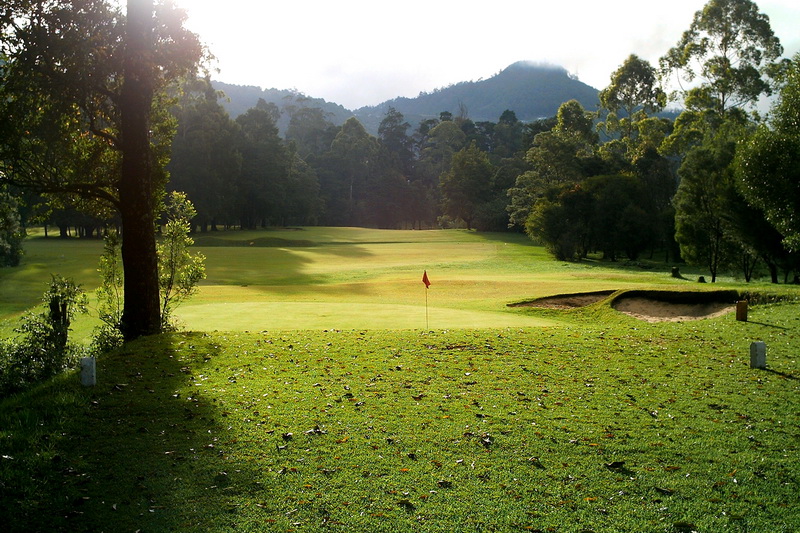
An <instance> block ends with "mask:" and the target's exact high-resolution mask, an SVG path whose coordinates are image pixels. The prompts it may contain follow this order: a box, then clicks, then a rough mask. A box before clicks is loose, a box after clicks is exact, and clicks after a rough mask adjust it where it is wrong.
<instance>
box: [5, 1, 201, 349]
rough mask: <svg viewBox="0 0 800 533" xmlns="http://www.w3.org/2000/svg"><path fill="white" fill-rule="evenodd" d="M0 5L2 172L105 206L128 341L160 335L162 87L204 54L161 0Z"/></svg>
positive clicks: (165, 147)
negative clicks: (113, 227)
mask: <svg viewBox="0 0 800 533" xmlns="http://www.w3.org/2000/svg"><path fill="white" fill-rule="evenodd" d="M2 7H3V11H2V13H0V32H2V39H0V43H2V44H0V55H2V59H3V65H2V69H0V75H1V76H2V79H0V117H1V118H0V132H2V135H3V138H4V142H3V143H2V146H0V164H2V167H1V168H0V179H3V180H4V181H10V182H12V183H16V184H18V185H22V186H27V187H31V188H34V189H36V190H38V191H40V192H47V193H51V194H66V195H71V196H79V197H82V198H91V199H97V200H101V201H103V202H105V203H106V204H108V205H112V206H114V207H115V208H116V209H117V210H118V211H119V213H120V215H121V220H122V225H123V228H124V233H123V235H124V237H123V245H122V257H123V263H124V265H125V270H126V272H127V275H126V276H125V283H126V291H125V293H126V301H125V307H124V310H123V316H122V324H123V329H124V331H125V336H126V338H129V339H133V338H136V337H138V336H141V335H146V334H150V333H155V332H158V331H159V329H160V325H161V320H160V316H159V305H158V273H157V260H156V253H155V237H154V235H153V227H154V217H155V213H156V210H157V207H158V198H159V191H160V190H162V189H163V186H164V182H165V178H166V175H165V174H164V173H163V172H161V171H160V170H161V169H162V168H163V164H164V163H165V158H166V157H167V156H168V153H169V142H168V140H169V138H170V136H171V133H172V123H171V121H170V120H169V118H168V115H167V114H166V106H165V105H164V102H165V98H166V96H167V93H166V88H167V87H168V86H169V85H170V84H171V83H172V82H173V81H174V80H175V79H177V78H179V77H181V76H183V75H185V74H186V73H187V72H189V71H192V70H194V69H195V67H196V65H197V62H198V60H199V59H200V57H201V56H202V49H201V47H200V44H199V41H198V39H197V36H196V35H194V34H193V33H191V32H189V31H187V30H186V29H185V28H184V27H183V22H184V19H185V14H184V13H183V12H182V11H180V10H177V9H176V8H175V7H174V5H173V4H172V3H171V2H170V1H169V0H164V1H163V2H159V3H157V4H156V3H154V0H128V2H127V10H126V12H125V14H124V15H123V14H122V11H121V9H120V8H119V7H118V6H117V4H116V3H112V2H110V1H107V0H80V1H74V0H73V1H67V0H52V1H49V2H46V3H41V2H26V1H12V2H6V3H4V4H3V6H2Z"/></svg>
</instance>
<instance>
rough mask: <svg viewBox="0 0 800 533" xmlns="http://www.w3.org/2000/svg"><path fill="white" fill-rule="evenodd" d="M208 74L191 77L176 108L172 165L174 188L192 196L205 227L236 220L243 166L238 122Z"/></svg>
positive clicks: (196, 220)
mask: <svg viewBox="0 0 800 533" xmlns="http://www.w3.org/2000/svg"><path fill="white" fill-rule="evenodd" d="M220 97H221V95H220V94H218V92H217V91H215V90H214V89H213V88H212V87H211V82H210V80H209V79H207V78H206V79H203V78H200V79H191V80H188V81H187V82H186V83H185V84H184V87H183V90H182V91H181V98H180V100H179V102H178V104H177V105H176V106H175V107H174V108H173V111H172V112H173V114H174V115H175V117H176V118H177V126H178V127H177V133H176V135H175V138H174V139H173V142H172V152H171V157H170V161H169V164H168V166H167V169H168V170H169V173H170V182H169V188H170V189H171V190H173V191H183V192H185V193H186V195H187V196H188V197H189V198H190V199H191V201H192V203H193V205H194V207H195V209H196V210H197V216H196V217H194V219H193V220H192V224H193V225H197V226H199V227H200V229H201V230H202V231H203V232H205V231H208V229H209V228H210V229H211V230H212V231H213V230H216V229H217V224H218V223H223V222H225V223H230V222H233V220H234V217H233V205H234V199H235V197H236V191H237V190H238V189H237V185H238V177H239V173H240V170H241V166H242V157H241V151H240V146H238V145H237V140H238V139H239V138H240V137H239V136H240V129H239V125H238V124H237V123H236V122H234V120H233V119H231V117H230V116H229V115H228V113H227V112H226V111H225V109H224V108H223V107H222V106H221V105H220V103H219V98H220Z"/></svg>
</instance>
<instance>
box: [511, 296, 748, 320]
mask: <svg viewBox="0 0 800 533" xmlns="http://www.w3.org/2000/svg"><path fill="white" fill-rule="evenodd" d="M614 292H615V291H598V292H589V293H576V294H561V295H558V296H548V297H546V298H540V299H538V300H533V301H530V302H522V303H517V304H511V307H544V308H549V309H575V308H579V307H584V306H587V305H591V304H593V303H595V302H599V301H600V300H603V299H605V298H607V297H608V296H610V295H611V294H613V293H614ZM738 298H739V295H738V293H737V292H736V291H702V292H682V291H639V290H633V291H626V292H622V293H620V294H619V295H618V296H617V297H616V298H614V300H613V301H612V302H611V307H613V308H614V309H616V310H617V311H619V312H621V313H625V314H627V315H630V316H632V317H635V318H638V319H640V320H645V321H647V322H668V321H670V322H681V321H686V320H700V319H703V318H712V317H717V316H721V315H724V314H726V313H730V312H731V311H734V310H735V309H736V303H735V302H736V301H737V300H738Z"/></svg>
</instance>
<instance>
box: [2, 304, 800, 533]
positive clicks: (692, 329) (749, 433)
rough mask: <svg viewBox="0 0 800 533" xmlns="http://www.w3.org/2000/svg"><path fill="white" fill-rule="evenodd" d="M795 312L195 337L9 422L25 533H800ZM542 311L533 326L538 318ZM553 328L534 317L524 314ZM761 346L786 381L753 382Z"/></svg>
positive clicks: (10, 465) (760, 376) (8, 464)
mask: <svg viewBox="0 0 800 533" xmlns="http://www.w3.org/2000/svg"><path fill="white" fill-rule="evenodd" d="M797 310H798V307H797V304H788V303H784V304H772V305H767V306H760V307H756V308H753V309H751V313H750V320H751V321H750V322H748V323H742V322H736V321H734V320H733V318H732V317H731V316H726V317H722V318H718V319H713V320H702V321H696V322H686V323H672V324H647V323H644V322H639V321H637V320H634V319H632V318H628V317H625V316H622V315H618V314H616V313H614V312H613V311H611V310H609V309H602V308H595V309H594V310H591V311H589V310H587V311H585V312H577V313H571V314H570V316H571V321H572V325H567V326H561V327H544V328H522V329H521V328H495V329H484V330H454V331H445V330H437V331H369V330H355V331H340V330H328V331H322V332H277V333H215V334H207V333H186V334H175V335H165V336H161V337H157V338H151V339H144V340H142V341H140V342H137V343H134V344H131V345H129V346H127V347H126V348H125V349H124V350H122V351H120V352H119V353H116V354H112V355H109V356H107V357H104V358H102V359H101V360H100V361H99V369H98V375H99V384H98V386H97V387H95V388H93V389H81V388H80V387H79V385H77V377H76V376H74V375H73V376H66V377H64V378H62V379H59V380H57V381H55V382H53V383H50V384H47V385H46V386H43V387H41V388H39V389H37V390H35V391H32V392H31V393H29V394H26V395H24V396H20V397H17V398H14V399H12V400H10V401H6V402H5V403H4V404H3V405H2V408H0V427H1V428H2V433H1V434H0V448H1V449H2V456H3V457H2V461H1V462H0V468H1V470H0V493H1V495H2V501H3V502H4V505H3V510H2V513H3V514H5V516H4V517H0V520H2V522H3V523H5V524H11V526H10V527H11V530H12V531H31V530H50V531H56V530H62V531H135V530H141V531H365V532H366V531H448V532H450V531H554V532H565V531H598V532H599V531H636V532H640V531H653V532H655V531H665V532H671V531H708V532H720V531H731V532H745V531H747V532H756V531H795V530H797V529H798V528H800V504H799V503H798V500H797V491H798V481H800V465H799V464H798V461H797V453H798V445H799V444H800V427H799V423H800V400H798V392H799V390H798V389H800V384H799V382H798V377H800V368H798V362H797V353H798V347H800V341H799V340H798V333H797V332H798V331H800V318H799V317H798V314H797ZM521 312H522V311H521ZM524 312H527V313H535V312H536V311H533V310H525V311H524ZM751 340H764V341H765V342H767V344H768V350H769V352H768V364H769V370H766V371H764V370H753V369H750V368H749V364H748V362H749V359H748V357H749V356H748V353H749V352H748V347H749V343H750V342H751Z"/></svg>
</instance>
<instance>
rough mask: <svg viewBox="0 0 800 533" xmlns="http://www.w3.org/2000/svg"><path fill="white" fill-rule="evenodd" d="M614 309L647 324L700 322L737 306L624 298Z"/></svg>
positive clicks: (721, 303) (732, 309) (720, 303)
mask: <svg viewBox="0 0 800 533" xmlns="http://www.w3.org/2000/svg"><path fill="white" fill-rule="evenodd" d="M613 307H614V309H616V310H617V311H619V312H621V313H625V314H626V315H630V316H632V317H635V318H638V319H641V320H645V321H647V322H682V321H684V320H700V319H703V318H713V317H717V316H722V315H724V314H726V313H730V312H731V311H734V310H735V309H736V305H735V304H732V303H724V302H710V303H672V302H660V301H658V300H653V299H650V298H635V297H634V298H623V299H621V300H619V301H618V302H616V303H615V304H614V305H613Z"/></svg>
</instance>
